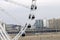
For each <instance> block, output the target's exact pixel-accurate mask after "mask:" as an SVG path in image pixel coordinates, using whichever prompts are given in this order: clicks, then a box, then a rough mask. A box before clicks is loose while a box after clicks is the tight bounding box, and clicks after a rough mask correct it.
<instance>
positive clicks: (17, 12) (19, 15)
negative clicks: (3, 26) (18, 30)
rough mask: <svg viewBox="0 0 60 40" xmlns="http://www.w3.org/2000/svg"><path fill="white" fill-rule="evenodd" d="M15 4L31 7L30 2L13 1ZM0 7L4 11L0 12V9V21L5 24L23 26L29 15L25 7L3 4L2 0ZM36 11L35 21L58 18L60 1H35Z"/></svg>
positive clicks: (25, 0) (2, 0) (28, 10)
mask: <svg viewBox="0 0 60 40" xmlns="http://www.w3.org/2000/svg"><path fill="white" fill-rule="evenodd" d="M13 1H15V2H17V3H20V4H24V5H26V6H30V5H31V0H13ZM0 7H2V8H3V9H5V11H4V12H3V11H1V8H0V20H3V21H4V22H6V23H10V24H15V23H16V24H21V25H23V24H25V23H26V21H27V19H28V15H29V14H30V9H27V8H25V7H22V6H19V5H16V4H13V3H9V2H5V1H4V0H0ZM37 7H38V9H37V10H36V14H35V15H36V19H47V18H60V0H37ZM5 13H9V14H11V15H12V16H14V17H15V18H16V19H17V21H18V22H19V23H17V22H16V20H14V19H13V18H12V17H11V16H9V15H6V14H5Z"/></svg>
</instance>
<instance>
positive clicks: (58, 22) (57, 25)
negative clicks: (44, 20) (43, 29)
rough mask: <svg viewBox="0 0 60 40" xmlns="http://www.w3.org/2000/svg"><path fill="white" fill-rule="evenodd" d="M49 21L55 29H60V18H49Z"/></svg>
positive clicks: (50, 26)
mask: <svg viewBox="0 0 60 40" xmlns="http://www.w3.org/2000/svg"><path fill="white" fill-rule="evenodd" d="M48 23H49V28H53V29H60V19H55V18H53V19H49V20H48Z"/></svg>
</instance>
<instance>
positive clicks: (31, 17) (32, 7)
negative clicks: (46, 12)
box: [1, 0, 37, 40]
mask: <svg viewBox="0 0 60 40" xmlns="http://www.w3.org/2000/svg"><path fill="white" fill-rule="evenodd" d="M5 1H6V2H10V3H13V4H16V5H19V6H23V7H25V8H28V9H30V14H29V16H28V19H27V20H29V22H26V23H25V26H24V27H22V28H21V31H19V33H18V34H17V35H16V36H15V37H14V38H13V39H12V40H18V38H19V37H20V36H23V37H24V36H25V31H26V29H27V28H31V27H32V24H31V22H33V20H35V19H36V16H35V15H34V14H35V13H36V10H37V5H36V1H37V0H32V4H31V5H30V8H29V7H28V6H25V5H23V4H19V3H16V2H14V1H12V0H5ZM2 11H3V12H5V10H4V9H3V10H2ZM6 14H7V15H8V16H9V15H10V14H9V13H6ZM10 16H11V17H12V18H14V16H12V15H10ZM14 19H15V20H16V18H14ZM16 21H17V20H16ZM17 22H18V21H17ZM1 29H4V28H3V27H1ZM4 31H5V30H3V32H4ZM4 34H5V35H7V34H6V33H5V32H4ZM6 37H7V38H6V40H11V39H9V37H8V36H6Z"/></svg>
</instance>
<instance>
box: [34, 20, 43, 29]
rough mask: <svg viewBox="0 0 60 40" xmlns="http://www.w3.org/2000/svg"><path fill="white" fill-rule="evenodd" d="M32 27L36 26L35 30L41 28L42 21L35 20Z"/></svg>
mask: <svg viewBox="0 0 60 40" xmlns="http://www.w3.org/2000/svg"><path fill="white" fill-rule="evenodd" d="M34 26H36V28H42V27H43V20H36V21H35V24H34Z"/></svg>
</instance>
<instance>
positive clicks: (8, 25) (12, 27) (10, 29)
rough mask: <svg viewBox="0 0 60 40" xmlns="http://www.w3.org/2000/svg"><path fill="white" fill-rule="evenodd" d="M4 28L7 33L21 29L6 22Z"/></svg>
mask: <svg viewBox="0 0 60 40" xmlns="http://www.w3.org/2000/svg"><path fill="white" fill-rule="evenodd" d="M5 28H6V31H7V32H8V33H18V32H19V31H20V29H21V26H20V25H14V24H6V26H5Z"/></svg>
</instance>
